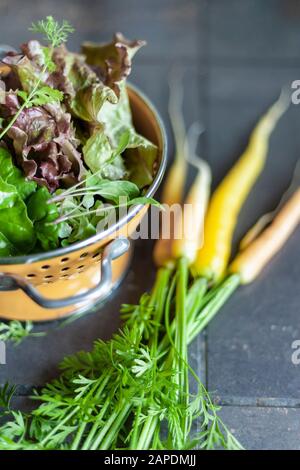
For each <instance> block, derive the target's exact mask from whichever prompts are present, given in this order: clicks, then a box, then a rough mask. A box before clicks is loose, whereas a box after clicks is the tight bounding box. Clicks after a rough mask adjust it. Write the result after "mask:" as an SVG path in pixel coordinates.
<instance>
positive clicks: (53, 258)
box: [0, 85, 167, 321]
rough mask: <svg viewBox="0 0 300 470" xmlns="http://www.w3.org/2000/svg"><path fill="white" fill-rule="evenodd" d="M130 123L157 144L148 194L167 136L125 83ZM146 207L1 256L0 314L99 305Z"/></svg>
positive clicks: (21, 316)
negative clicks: (29, 251)
mask: <svg viewBox="0 0 300 470" xmlns="http://www.w3.org/2000/svg"><path fill="white" fill-rule="evenodd" d="M128 93H129V100H130V105H131V109H132V115H133V121H134V125H135V127H136V129H137V130H138V132H139V133H141V134H142V135H143V136H145V137H146V138H147V139H149V140H150V141H151V142H153V143H155V144H156V145H157V147H158V160H157V167H156V175H155V178H154V181H153V183H152V185H151V186H150V187H149V189H148V190H147V192H146V196H152V195H153V194H154V193H155V191H156V190H157V188H158V186H159V184H160V181H161V179H162V176H163V173H164V169H165V164H166V146H167V144H166V136H165V131H164V127H163V125H162V122H161V120H160V118H159V116H158V113H157V111H156V110H155V108H154V106H153V105H152V104H151V103H150V102H149V100H148V99H147V98H146V97H145V96H144V95H143V94H142V93H141V92H140V91H138V90H137V89H136V88H135V87H133V86H132V85H130V86H128ZM146 211H147V207H146V206H141V205H139V206H135V207H132V208H131V209H130V210H129V212H128V213H127V215H126V216H125V217H123V218H121V219H120V220H119V221H118V222H117V223H116V224H115V225H113V226H111V227H109V228H108V229H107V230H104V231H102V232H100V233H98V234H97V235H95V236H93V237H91V238H88V239H86V240H83V241H81V242H78V243H75V244H73V245H71V246H68V247H66V248H60V249H58V250H54V251H49V252H46V253H40V254H33V255H28V256H20V257H11V258H0V317H2V318H6V319H18V320H32V321H45V320H51V319H56V318H59V317H62V316H65V315H71V314H78V313H82V312H87V311H89V310H91V309H94V308H97V307H99V305H101V303H103V301H104V300H105V299H107V298H108V296H109V295H110V294H111V292H112V291H113V290H114V289H115V288H116V287H117V286H118V285H119V283H120V281H121V280H122V278H123V277H124V274H125V272H126V269H127V267H128V265H129V261H130V252H131V250H130V242H129V237H130V235H131V234H132V233H133V232H134V231H135V229H136V228H137V226H138V224H139V223H140V221H141V219H142V217H143V216H144V215H145V213H146Z"/></svg>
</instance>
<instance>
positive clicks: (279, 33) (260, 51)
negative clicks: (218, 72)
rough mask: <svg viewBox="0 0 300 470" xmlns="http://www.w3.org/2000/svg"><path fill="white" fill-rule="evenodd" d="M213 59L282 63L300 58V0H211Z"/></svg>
mask: <svg viewBox="0 0 300 470" xmlns="http://www.w3.org/2000/svg"><path fill="white" fill-rule="evenodd" d="M208 11H209V13H208V16H209V26H208V27H209V34H210V35H209V55H210V59H211V60H212V61H215V62H217V61H222V62H225V61H228V60H229V61H230V60H242V61H244V62H249V61H255V62H257V61H259V62H261V63H265V62H268V61H270V62H271V61H272V62H273V63H282V62H286V61H294V60H297V61H298V60H299V41H300V29H299V26H300V7H299V2H298V1H297V0H285V1H284V2H282V1H281V0H265V1H263V2H255V1H253V0H243V1H242V2H241V1H239V0H228V1H226V2H224V1H223V0H213V1H209V2H208Z"/></svg>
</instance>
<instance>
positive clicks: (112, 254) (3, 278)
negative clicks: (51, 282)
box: [0, 238, 130, 308]
mask: <svg viewBox="0 0 300 470" xmlns="http://www.w3.org/2000/svg"><path fill="white" fill-rule="evenodd" d="M129 246H130V243H129V240H128V239H127V238H117V239H116V240H113V241H112V242H110V243H109V244H108V245H107V246H106V247H105V248H104V250H103V254H102V258H101V265H100V266H101V279H100V281H99V283H98V284H97V285H96V286H95V287H92V288H91V289H89V290H88V291H87V292H83V293H82V294H77V295H73V296H72V297H66V298H63V299H48V298H46V297H44V296H43V295H41V294H40V293H39V291H38V290H37V289H36V288H35V287H34V286H33V285H31V284H30V283H29V282H28V281H27V280H26V279H24V278H22V277H20V276H15V275H13V274H1V273H0V290H15V289H22V291H23V292H25V294H27V295H28V297H30V298H31V299H32V300H33V301H34V302H35V303H37V304H38V305H40V306H41V307H43V308H63V307H68V306H70V305H76V304H82V303H83V302H84V303H91V302H93V303H94V302H99V301H101V299H102V298H104V297H106V296H107V295H108V294H109V292H110V290H111V283H112V266H111V263H112V261H113V260H114V259H116V258H119V257H120V256H122V255H123V254H124V253H125V252H126V251H127V250H128V249H129Z"/></svg>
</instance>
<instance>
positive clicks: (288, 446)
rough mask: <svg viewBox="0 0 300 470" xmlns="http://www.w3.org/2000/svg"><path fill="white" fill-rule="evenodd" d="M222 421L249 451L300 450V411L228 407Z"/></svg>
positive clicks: (225, 407) (223, 411)
mask: <svg viewBox="0 0 300 470" xmlns="http://www.w3.org/2000/svg"><path fill="white" fill-rule="evenodd" d="M220 415H221V418H222V420H223V421H224V422H225V423H226V425H227V426H228V428H229V429H230V430H231V431H232V432H233V433H234V435H235V436H236V437H237V438H238V439H239V441H240V442H241V443H242V444H243V446H244V447H245V448H246V449H248V450H299V449H300V428H299V420H300V410H299V409H297V408H267V407H266V408H257V407H256V408H254V407H248V406H245V407H239V406H237V407H233V406H224V407H223V408H222V410H221V412H220Z"/></svg>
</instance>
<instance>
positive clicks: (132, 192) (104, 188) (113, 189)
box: [97, 180, 140, 204]
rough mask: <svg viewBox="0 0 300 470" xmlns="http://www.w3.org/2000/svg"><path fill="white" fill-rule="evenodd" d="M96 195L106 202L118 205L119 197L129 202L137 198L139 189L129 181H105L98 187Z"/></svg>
mask: <svg viewBox="0 0 300 470" xmlns="http://www.w3.org/2000/svg"><path fill="white" fill-rule="evenodd" d="M97 193H98V194H99V195H100V196H101V197H103V199H106V200H108V201H112V202H114V203H115V204H118V203H119V198H120V197H127V198H128V199H129V200H131V199H133V198H136V197H138V196H139V194H140V191H139V188H138V187H137V186H136V185H135V184H134V183H132V182H131V181H125V180H121V181H105V180H103V181H102V182H101V183H100V185H99V190H98V191H97Z"/></svg>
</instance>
